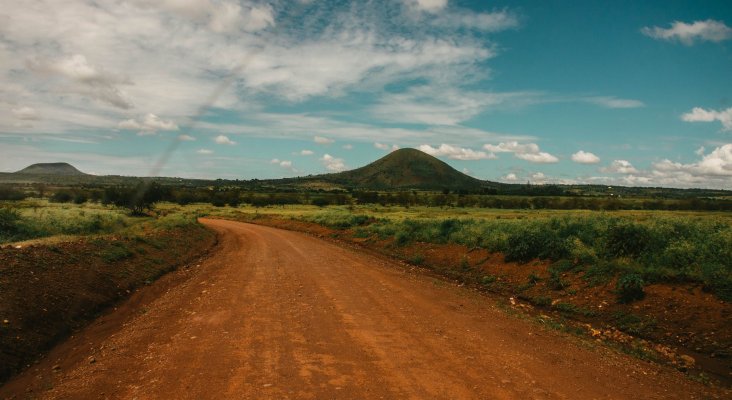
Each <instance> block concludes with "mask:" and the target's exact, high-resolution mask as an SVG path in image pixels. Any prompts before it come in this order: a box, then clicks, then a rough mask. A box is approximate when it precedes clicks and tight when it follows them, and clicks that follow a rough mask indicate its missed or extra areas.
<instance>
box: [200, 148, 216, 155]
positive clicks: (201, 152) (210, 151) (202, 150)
mask: <svg viewBox="0 0 732 400" xmlns="http://www.w3.org/2000/svg"><path fill="white" fill-rule="evenodd" d="M196 153H198V154H205V155H208V154H213V150H209V149H198V150H197V151H196Z"/></svg>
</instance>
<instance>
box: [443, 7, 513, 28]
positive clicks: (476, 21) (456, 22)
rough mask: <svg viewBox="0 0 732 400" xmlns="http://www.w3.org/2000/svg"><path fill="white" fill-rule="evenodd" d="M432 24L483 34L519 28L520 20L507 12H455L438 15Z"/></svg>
mask: <svg viewBox="0 0 732 400" xmlns="http://www.w3.org/2000/svg"><path fill="white" fill-rule="evenodd" d="M432 24H433V25H435V26H439V27H446V28H447V27H452V28H458V27H459V28H467V29H474V30H477V31H483V32H498V31H504V30H507V29H512V28H516V27H518V26H519V20H518V18H517V17H516V16H515V15H514V14H512V13H510V12H507V11H497V12H491V13H475V12H470V11H455V12H451V13H442V14H440V15H438V16H437V17H436V18H435V19H434V20H433V21H432Z"/></svg>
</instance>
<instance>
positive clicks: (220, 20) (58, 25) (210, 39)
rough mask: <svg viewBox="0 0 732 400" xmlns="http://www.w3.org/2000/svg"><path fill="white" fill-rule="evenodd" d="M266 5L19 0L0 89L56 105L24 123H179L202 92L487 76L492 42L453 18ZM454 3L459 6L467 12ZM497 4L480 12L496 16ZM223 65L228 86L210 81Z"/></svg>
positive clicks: (233, 103)
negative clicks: (160, 119)
mask: <svg viewBox="0 0 732 400" xmlns="http://www.w3.org/2000/svg"><path fill="white" fill-rule="evenodd" d="M268 3H269V2H268ZM271 4H272V5H269V4H266V3H265V2H256V3H254V2H243V1H232V0H216V1H212V0H160V1H156V2H148V1H143V0H135V1H131V2H123V3H121V2H117V1H113V0H97V1H94V2H84V1H78V2H64V3H59V2H57V1H52V0H27V1H23V2H19V3H17V4H14V6H13V7H12V9H11V10H9V11H6V12H5V13H4V14H3V15H6V17H5V18H2V23H0V36H2V38H3V40H2V42H1V43H0V60H2V61H1V62H0V87H1V88H3V93H2V97H3V98H4V99H6V100H7V101H9V102H11V104H28V105H32V106H33V107H34V108H36V109H38V110H39V111H40V112H41V114H42V115H43V117H44V121H45V120H46V119H47V113H46V112H47V110H48V109H50V108H54V109H55V110H57V111H59V112H54V113H55V114H56V115H58V116H59V117H58V118H57V119H49V120H48V121H46V122H44V124H34V125H36V126H35V127H34V129H33V132H42V133H48V132H51V131H53V132H58V131H65V132H68V131H72V130H75V129H78V127H79V126H87V125H86V123H81V122H79V121H80V120H78V119H75V118H74V116H72V115H71V114H68V115H66V116H64V114H63V113H62V112H60V110H68V109H74V110H75V111H77V112H83V113H86V114H88V115H89V116H93V117H94V119H96V120H98V122H99V124H101V122H102V121H103V120H113V121H115V122H113V123H111V124H109V125H107V126H106V128H112V127H114V126H115V125H116V121H120V120H124V119H127V118H130V115H138V114H144V113H147V112H149V113H152V114H155V115H164V116H166V117H167V118H173V119H175V120H176V121H180V122H179V123H181V124H183V121H187V120H188V118H193V117H195V116H196V115H197V113H198V112H199V109H200V108H201V106H202V104H201V103H202V102H203V99H206V98H207V96H206V95H207V94H211V93H217V95H218V96H214V97H212V101H213V104H211V105H213V106H215V107H218V108H221V109H226V110H237V111H238V109H239V108H242V107H245V106H243V105H242V104H243V103H244V102H242V101H240V100H241V98H243V97H246V99H247V102H246V103H247V104H256V103H257V102H258V101H268V100H269V99H270V98H274V99H277V100H283V99H284V100H289V101H301V100H305V99H309V98H312V97H314V96H326V97H331V98H333V97H338V96H342V95H344V94H345V93H348V91H351V90H363V91H365V92H371V93H380V92H381V90H382V88H383V87H384V86H385V85H389V84H391V83H394V82H402V81H405V80H407V81H415V82H416V81H419V82H424V83H425V84H426V85H432V84H435V85H441V86H443V87H451V86H454V84H456V83H461V84H462V83H465V82H471V81H475V80H479V79H483V78H485V77H487V76H488V73H489V70H488V68H486V65H485V63H484V62H485V61H486V60H488V59H489V58H491V57H493V56H494V55H495V51H494V50H493V49H494V48H495V45H494V43H492V42H488V41H484V40H477V39H475V38H473V37H472V35H470V34H468V33H466V32H463V31H461V30H459V29H456V27H455V26H443V27H438V26H437V25H436V23H435V26H433V28H431V29H429V30H425V29H422V27H423V26H424V24H423V22H424V21H422V20H420V19H414V18H412V17H410V16H409V15H407V14H408V12H407V10H405V8H404V7H403V6H402V5H401V4H396V3H391V2H384V3H382V2H375V3H372V2H353V3H351V4H348V5H347V6H338V5H336V6H333V5H331V4H325V5H321V4H318V3H317V2H313V4H311V5H308V11H309V12H310V11H312V12H313V14H309V15H319V16H321V17H322V18H320V19H318V21H321V22H322V21H325V25H323V24H321V23H317V24H315V23H314V24H300V23H299V22H300V21H296V22H298V23H294V24H284V23H283V24H279V22H278V21H277V18H279V16H280V15H282V16H283V17H284V16H288V15H287V12H285V13H282V14H278V12H279V11H280V10H279V9H280V8H282V9H283V10H284V9H286V8H287V7H285V6H284V4H285V3H283V2H271ZM423 5H424V6H426V7H428V8H429V7H434V6H435V5H433V6H431V5H430V4H427V3H425V4H423ZM436 6H439V4H438V5H436ZM38 10H44V12H38ZM461 13H463V14H464V15H468V14H467V10H465V11H461ZM501 13H503V12H499V13H488V14H486V15H493V14H495V16H494V19H495V20H500V19H501V18H500V16H499V15H500V14H501ZM427 14H429V13H427ZM8 15H9V17H7V16H8ZM440 15H442V13H440ZM477 15H479V16H481V17H480V18H483V19H485V18H486V16H485V15H483V14H477ZM437 17H438V16H434V18H437ZM486 21H487V20H486ZM503 24H504V25H505V23H503ZM275 25H278V29H276V30H275V29H272V30H271V31H270V32H268V33H267V37H266V42H264V37H263V34H262V33H261V32H260V31H261V30H262V29H268V28H269V27H272V26H275ZM484 25H485V24H484ZM488 25H490V26H491V29H494V28H498V25H501V24H499V23H497V22H491V23H490V24H487V25H486V27H487V26H488ZM39 26H42V27H44V29H37V27H39ZM394 27H399V28H400V29H399V30H397V31H395V30H394V29H393V28H394ZM402 28H403V29H402ZM476 29H483V28H482V27H476ZM263 43H266V46H263ZM26 60H30V61H28V62H26ZM141 60H144V62H141ZM171 60H175V62H171ZM232 73H234V74H233V75H234V77H233V78H232V79H231V85H230V86H229V87H223V89H222V88H220V85H221V83H222V82H226V79H225V78H227V77H228V76H229V75H230V74H232ZM260 96H263V97H266V98H267V100H262V99H261V98H260ZM124 110H134V112H133V113H132V114H130V113H129V112H125V111H124ZM138 122H139V121H138ZM96 123H97V122H96V121H95V124H96ZM9 125H12V124H11V123H5V124H2V123H0V131H10V130H11V127H9ZM102 127H104V126H102ZM94 128H97V126H94ZM311 135H312V133H311ZM366 138H367V136H364V137H361V139H366ZM374 139H375V138H373V139H371V140H374Z"/></svg>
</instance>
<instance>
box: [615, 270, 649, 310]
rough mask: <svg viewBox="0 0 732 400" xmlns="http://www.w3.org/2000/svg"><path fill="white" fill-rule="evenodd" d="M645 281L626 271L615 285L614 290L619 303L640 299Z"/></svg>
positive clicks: (642, 295)
mask: <svg viewBox="0 0 732 400" xmlns="http://www.w3.org/2000/svg"><path fill="white" fill-rule="evenodd" d="M645 285H646V282H645V281H644V280H643V278H642V277H641V276H640V275H639V274H637V273H634V272H631V273H627V274H625V275H623V276H621V277H620V278H619V279H618V283H617V286H616V289H615V290H616V292H617V295H618V301H619V302H621V303H631V302H633V301H635V300H640V299H642V298H643V297H645V295H646V294H645V292H644V290H643V287H644V286H645Z"/></svg>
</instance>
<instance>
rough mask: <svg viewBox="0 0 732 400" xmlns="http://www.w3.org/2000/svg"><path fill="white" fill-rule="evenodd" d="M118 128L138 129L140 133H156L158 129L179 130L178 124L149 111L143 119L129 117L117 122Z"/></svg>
mask: <svg viewBox="0 0 732 400" xmlns="http://www.w3.org/2000/svg"><path fill="white" fill-rule="evenodd" d="M117 128H120V129H128V130H133V131H138V133H137V134H138V135H154V134H155V133H157V131H177V130H178V125H176V123H175V122H173V121H171V120H163V119H161V118H160V117H158V116H157V115H155V114H151V113H148V114H146V115H145V116H144V117H143V118H141V119H128V120H124V121H122V122H120V123H119V124H117Z"/></svg>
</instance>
